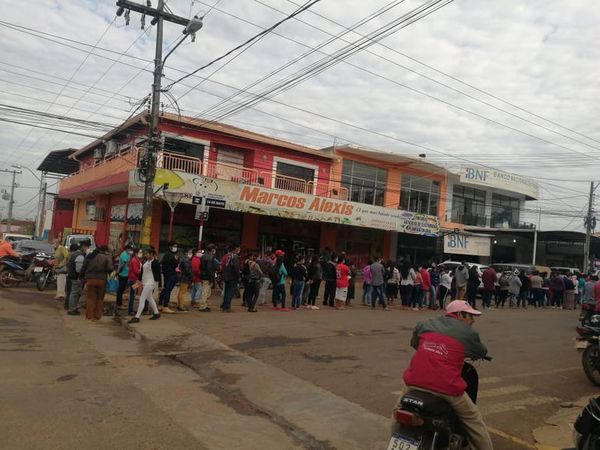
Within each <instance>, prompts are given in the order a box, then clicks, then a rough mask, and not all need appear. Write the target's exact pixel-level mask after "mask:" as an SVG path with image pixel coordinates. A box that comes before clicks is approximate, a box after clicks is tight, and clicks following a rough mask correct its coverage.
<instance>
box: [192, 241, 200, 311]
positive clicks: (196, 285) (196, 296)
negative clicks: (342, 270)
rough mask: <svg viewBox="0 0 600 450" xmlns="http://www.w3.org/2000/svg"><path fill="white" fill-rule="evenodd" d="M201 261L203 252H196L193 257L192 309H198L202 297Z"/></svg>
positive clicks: (198, 250)
mask: <svg viewBox="0 0 600 450" xmlns="http://www.w3.org/2000/svg"><path fill="white" fill-rule="evenodd" d="M201 259H202V250H200V249H197V250H194V256H192V308H196V307H198V305H199V304H200V297H201V295H202V277H201V274H200V267H201V265H202V263H201Z"/></svg>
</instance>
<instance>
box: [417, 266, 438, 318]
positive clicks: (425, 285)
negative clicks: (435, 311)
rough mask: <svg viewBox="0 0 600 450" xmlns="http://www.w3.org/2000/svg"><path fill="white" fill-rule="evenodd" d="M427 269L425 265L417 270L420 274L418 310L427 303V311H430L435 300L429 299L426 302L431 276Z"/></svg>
mask: <svg viewBox="0 0 600 450" xmlns="http://www.w3.org/2000/svg"><path fill="white" fill-rule="evenodd" d="M427 269H428V267H427V264H423V265H422V266H421V268H420V269H419V273H420V274H421V285H420V286H419V289H420V290H421V291H420V292H419V308H422V307H423V303H425V302H427V304H428V307H429V309H432V308H433V301H434V300H435V299H431V298H430V299H429V301H427V300H428V299H427V296H428V295H429V291H430V290H431V275H430V273H429V270H427Z"/></svg>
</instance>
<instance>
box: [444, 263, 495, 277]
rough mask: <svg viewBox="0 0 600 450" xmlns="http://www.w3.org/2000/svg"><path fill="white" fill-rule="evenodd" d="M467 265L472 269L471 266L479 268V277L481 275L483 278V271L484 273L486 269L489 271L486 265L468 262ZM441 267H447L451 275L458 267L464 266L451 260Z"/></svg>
mask: <svg viewBox="0 0 600 450" xmlns="http://www.w3.org/2000/svg"><path fill="white" fill-rule="evenodd" d="M466 263H467V265H468V266H469V267H471V266H475V267H477V271H478V272H479V275H480V276H481V274H483V271H484V270H485V269H487V268H488V266H486V265H484V264H479V263H472V262H468V261H466ZM439 265H440V266H444V267H445V268H447V269H448V270H449V271H450V272H451V273H454V270H455V269H456V268H457V267H458V266H460V265H462V262H460V261H451V260H447V261H444V262H442V263H440V264H439Z"/></svg>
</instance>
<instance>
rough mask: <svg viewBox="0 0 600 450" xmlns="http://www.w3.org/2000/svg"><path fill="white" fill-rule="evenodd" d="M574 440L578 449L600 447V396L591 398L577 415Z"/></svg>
mask: <svg viewBox="0 0 600 450" xmlns="http://www.w3.org/2000/svg"><path fill="white" fill-rule="evenodd" d="M573 441H574V443H575V446H576V447H575V448H576V449H577V450H599V449H600V397H596V398H593V399H591V400H590V401H589V403H588V404H587V405H586V407H585V408H583V411H581V413H580V414H579V417H577V420H576V421H575V424H574V425H573Z"/></svg>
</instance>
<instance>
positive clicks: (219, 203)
mask: <svg viewBox="0 0 600 450" xmlns="http://www.w3.org/2000/svg"><path fill="white" fill-rule="evenodd" d="M225 204H226V202H225V200H221V199H219V198H207V199H206V206H214V207H215V208H225Z"/></svg>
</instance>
